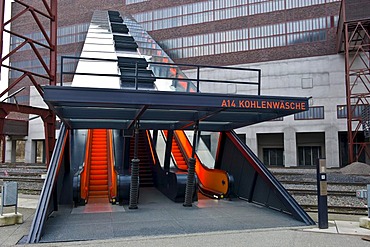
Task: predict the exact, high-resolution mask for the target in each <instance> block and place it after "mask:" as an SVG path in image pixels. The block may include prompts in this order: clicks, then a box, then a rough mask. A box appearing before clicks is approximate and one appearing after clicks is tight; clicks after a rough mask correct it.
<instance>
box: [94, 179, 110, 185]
mask: <svg viewBox="0 0 370 247" xmlns="http://www.w3.org/2000/svg"><path fill="white" fill-rule="evenodd" d="M92 185H108V180H107V179H99V180H94V179H91V178H90V186H92Z"/></svg>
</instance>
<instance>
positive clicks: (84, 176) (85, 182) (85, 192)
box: [80, 129, 92, 200]
mask: <svg viewBox="0 0 370 247" xmlns="http://www.w3.org/2000/svg"><path fill="white" fill-rule="evenodd" d="M91 140H92V130H91V129H89V130H88V132H87V138H86V148H85V159H84V165H83V168H82V172H81V175H80V177H81V187H80V193H81V199H84V200H87V198H88V196H89V179H90V178H89V176H90V157H91V155H90V154H91V146H92V144H91Z"/></svg>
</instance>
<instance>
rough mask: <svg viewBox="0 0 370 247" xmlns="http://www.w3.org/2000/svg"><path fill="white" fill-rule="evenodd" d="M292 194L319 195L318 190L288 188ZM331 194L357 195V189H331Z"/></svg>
mask: <svg viewBox="0 0 370 247" xmlns="http://www.w3.org/2000/svg"><path fill="white" fill-rule="evenodd" d="M288 191H289V193H290V194H292V195H317V190H303V189H288ZM328 195H329V196H353V197H356V191H340V190H329V191H328Z"/></svg>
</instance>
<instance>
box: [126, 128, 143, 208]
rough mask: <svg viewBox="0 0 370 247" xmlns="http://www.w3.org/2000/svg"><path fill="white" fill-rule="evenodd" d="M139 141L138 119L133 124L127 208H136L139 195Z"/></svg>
mask: <svg viewBox="0 0 370 247" xmlns="http://www.w3.org/2000/svg"><path fill="white" fill-rule="evenodd" d="M138 143H139V121H136V125H135V145H134V158H133V159H132V161H131V186H130V203H129V206H128V208H129V209H137V208H138V207H137V202H138V196H139V162H140V160H139V159H138V156H137V149H138V147H137V146H138Z"/></svg>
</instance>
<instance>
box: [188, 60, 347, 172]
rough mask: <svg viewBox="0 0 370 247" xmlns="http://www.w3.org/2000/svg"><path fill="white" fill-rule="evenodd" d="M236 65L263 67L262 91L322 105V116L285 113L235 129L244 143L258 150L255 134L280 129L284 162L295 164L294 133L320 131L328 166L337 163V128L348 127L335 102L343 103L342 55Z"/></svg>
mask: <svg viewBox="0 0 370 247" xmlns="http://www.w3.org/2000/svg"><path fill="white" fill-rule="evenodd" d="M238 67H243V68H259V69H261V70H262V80H261V81H262V85H261V88H262V95H276V96H303V97H312V99H311V100H310V106H324V119H317V120H294V116H287V117H284V119H283V121H269V122H264V123H260V124H256V125H253V126H248V127H244V128H240V129H237V130H236V132H237V133H246V134H247V141H246V142H247V145H249V147H250V148H252V150H253V151H254V152H255V153H258V151H259V150H258V149H259V148H258V142H257V134H262V133H283V134H284V154H285V166H287V167H289V166H296V165H297V140H296V139H297V137H296V133H311V132H321V133H324V135H325V141H324V144H323V145H324V148H325V152H324V153H325V154H326V159H327V161H326V163H327V166H328V167H338V166H339V143H338V131H346V130H347V127H346V119H337V105H343V104H346V100H345V99H346V98H345V96H346V95H345V73H344V68H345V66H344V56H343V55H328V56H318V57H310V58H299V59H289V60H280V61H272V62H266V63H254V64H247V65H239V66H238ZM206 73H209V74H213V78H215V77H217V78H228V79H232V80H243V79H244V80H245V79H246V78H243V77H242V75H240V74H239V76H238V74H237V73H236V72H235V71H234V72H233V74H228V75H225V74H220V73H221V72H219V71H217V70H211V71H207V72H206ZM222 73H224V72H222ZM186 74H187V75H189V77H194V76H195V72H194V71H187V72H186ZM244 76H245V74H244ZM247 79H248V78H247ZM208 90H209V91H213V92H217V90H212V89H211V88H207V91H208ZM252 91H253V90H252V89H251V92H252ZM236 92H237V93H238V90H237V91H236ZM245 92H247V90H245V89H244V90H243V93H245Z"/></svg>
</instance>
